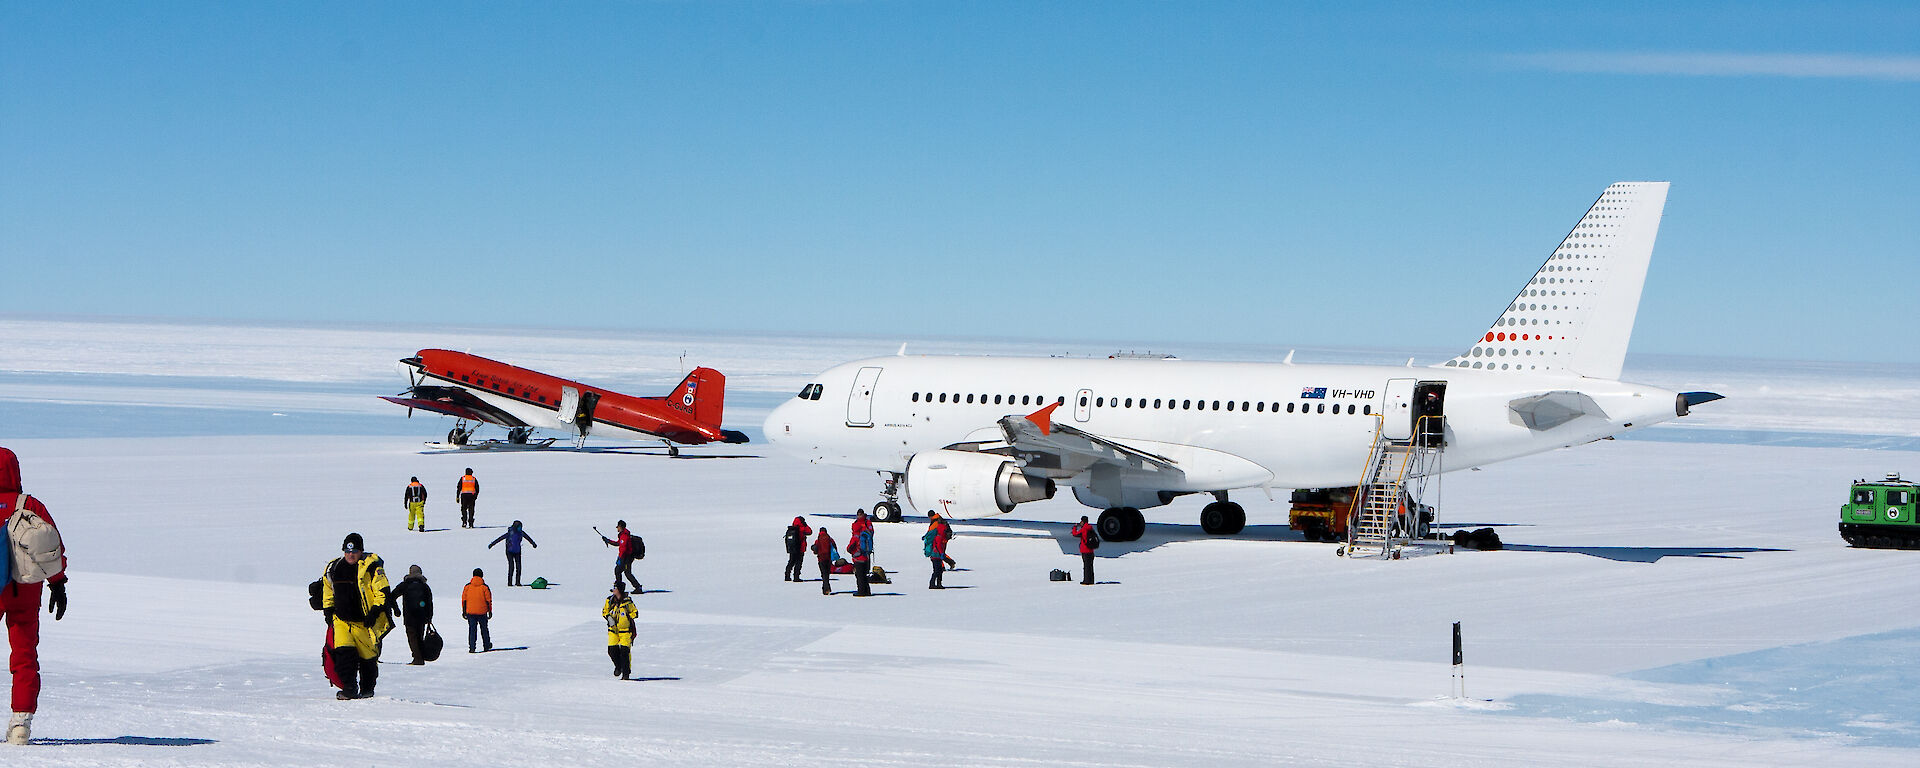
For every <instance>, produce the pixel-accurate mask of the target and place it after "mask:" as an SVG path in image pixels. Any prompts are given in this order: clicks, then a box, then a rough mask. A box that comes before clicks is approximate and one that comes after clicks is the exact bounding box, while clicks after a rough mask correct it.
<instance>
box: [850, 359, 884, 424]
mask: <svg viewBox="0 0 1920 768" xmlns="http://www.w3.org/2000/svg"><path fill="white" fill-rule="evenodd" d="M879 380H880V369H879V368H878V367H872V368H862V369H860V372H859V373H858V374H855V375H854V377H853V389H852V390H851V391H849V392H848V393H847V426H849V427H871V426H873V385H874V383H875V382H878V381H879Z"/></svg>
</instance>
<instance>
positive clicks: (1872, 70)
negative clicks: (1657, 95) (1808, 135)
mask: <svg viewBox="0 0 1920 768" xmlns="http://www.w3.org/2000/svg"><path fill="white" fill-rule="evenodd" d="M1501 59H1502V60H1503V61H1506V62H1507V63H1509V64H1513V65H1516V66H1519V67H1521V68H1524V69H1544V70H1549V71H1554V72H1597V73H1606V74H1620V75H1692V76H1700V77H1821V78H1839V79H1848V80H1897V81H1903V82H1920V56H1856V55H1850V54H1837V53H1832V54H1830V53H1607V52H1598V51H1561V52H1554V53H1523V54H1510V55H1507V56H1503V57H1501Z"/></svg>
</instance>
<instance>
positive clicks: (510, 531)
mask: <svg viewBox="0 0 1920 768" xmlns="http://www.w3.org/2000/svg"><path fill="white" fill-rule="evenodd" d="M503 541H504V542H506V543H507V586H509V587H522V586H526V585H524V584H521V583H520V579H521V578H522V575H523V574H521V572H520V542H522V541H524V542H526V543H528V544H532V545H533V546H534V547H535V548H539V546H540V542H537V541H534V540H533V537H532V536H528V535H527V532H526V531H525V530H522V529H521V528H520V521H518V520H515V521H513V525H509V526H507V532H506V533H503V534H500V538H497V539H494V540H493V544H498V543H500V542H503ZM493 544H488V545H487V549H493Z"/></svg>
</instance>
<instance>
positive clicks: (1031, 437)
mask: <svg viewBox="0 0 1920 768" xmlns="http://www.w3.org/2000/svg"><path fill="white" fill-rule="evenodd" d="M1057 407H1059V406H1058V404H1055V405H1049V406H1047V407H1046V408H1043V409H1041V410H1039V411H1038V412H1035V413H1033V414H1031V415H1027V416H1007V417H1004V418H1002V419H1000V434H1001V435H1002V439H1004V440H1005V441H1006V443H1007V445H1008V446H1010V447H1011V448H1012V449H1013V450H1014V451H1015V452H1016V453H1045V454H1052V455H1054V456H1058V457H1061V458H1062V459H1069V458H1071V459H1076V460H1073V461H1061V462H1059V464H1062V465H1076V464H1077V465H1082V466H1085V465H1091V464H1099V463H1112V464H1118V465H1123V466H1126V467H1128V468H1131V469H1148V468H1152V469H1159V470H1175V469H1178V468H1179V467H1178V462H1175V461H1174V460H1173V459H1170V458H1167V457H1165V456H1161V455H1160V454H1157V453H1151V452H1148V451H1144V450H1141V449H1139V448H1134V447H1132V446H1129V445H1126V444H1125V443H1121V442H1118V441H1114V440H1109V439H1107V438H1104V437H1101V436H1099V435H1096V434H1093V433H1091V432H1087V431H1085V430H1081V429H1078V428H1075V427H1072V426H1068V425H1066V424H1054V423H1052V421H1053V419H1052V416H1053V413H1052V411H1053V409H1054V408H1057Z"/></svg>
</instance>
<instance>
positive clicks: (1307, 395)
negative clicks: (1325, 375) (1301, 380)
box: [1300, 387, 1327, 400]
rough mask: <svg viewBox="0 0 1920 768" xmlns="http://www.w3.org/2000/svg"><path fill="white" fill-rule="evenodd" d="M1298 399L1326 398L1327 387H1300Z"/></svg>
mask: <svg viewBox="0 0 1920 768" xmlns="http://www.w3.org/2000/svg"><path fill="white" fill-rule="evenodd" d="M1300 399H1302V400H1306V399H1314V400H1325V399H1327V388H1326V387H1302V388H1301V389H1300Z"/></svg>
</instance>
